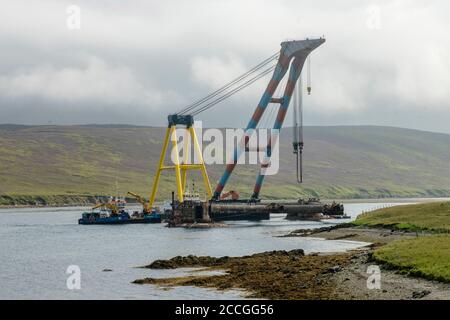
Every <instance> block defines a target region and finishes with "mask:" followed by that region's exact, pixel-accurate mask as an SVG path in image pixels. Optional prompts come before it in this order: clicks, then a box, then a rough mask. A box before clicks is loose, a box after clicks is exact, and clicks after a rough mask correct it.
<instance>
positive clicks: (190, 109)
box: [177, 52, 279, 115]
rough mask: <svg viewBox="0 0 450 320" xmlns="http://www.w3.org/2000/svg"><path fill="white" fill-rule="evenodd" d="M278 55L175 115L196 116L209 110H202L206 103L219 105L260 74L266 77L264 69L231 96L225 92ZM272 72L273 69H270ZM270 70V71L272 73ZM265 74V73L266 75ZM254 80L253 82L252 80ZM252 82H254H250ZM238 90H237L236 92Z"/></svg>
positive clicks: (233, 90) (276, 54) (258, 77)
mask: <svg viewBox="0 0 450 320" xmlns="http://www.w3.org/2000/svg"><path fill="white" fill-rule="evenodd" d="M278 55H279V53H278V52H277V53H275V54H273V55H271V56H270V57H269V58H267V59H265V60H263V61H262V62H261V63H259V64H258V65H256V66H255V67H253V68H251V69H250V70H248V71H247V72H245V73H244V74H242V75H240V76H239V77H237V78H236V79H234V80H232V81H231V82H229V83H228V84H226V85H224V86H222V87H221V88H219V89H217V90H215V91H214V92H212V93H210V94H209V95H207V96H206V97H204V98H202V99H200V100H198V101H196V102H194V103H193V104H191V105H189V106H187V107H185V108H184V109H182V110H181V111H179V112H178V113H177V114H178V115H185V114H187V113H189V112H190V113H192V114H198V113H200V112H202V111H204V110H207V109H209V107H208V108H206V109H203V107H204V106H205V103H207V105H208V106H210V107H212V105H214V104H215V103H219V102H221V101H223V100H225V99H226V98H228V97H230V96H231V95H233V94H234V93H236V92H238V91H240V90H242V89H243V88H245V87H247V86H248V85H250V84H252V83H253V82H254V81H256V80H258V79H260V78H261V77H262V74H264V75H266V74H267V73H268V69H266V70H265V71H263V72H261V73H260V74H258V75H257V76H255V77H253V78H252V79H250V80H249V81H247V82H245V83H244V84H241V85H240V86H239V87H238V88H239V89H238V88H234V89H232V90H231V92H233V93H232V94H230V92H228V93H227V92H226V91H227V90H229V89H230V88H232V87H233V86H235V85H237V84H238V83H240V82H242V81H243V80H245V79H247V78H248V77H249V76H251V75H253V74H254V73H256V72H257V71H259V70H260V69H262V68H263V67H264V66H266V65H267V64H269V63H270V62H272V61H273V60H275V59H276V58H277V57H278ZM272 70H273V69H272ZM272 70H271V71H272ZM266 72H267V73H266ZM254 79H255V80H254ZM251 80H254V81H251ZM237 89H238V90H237ZM221 93H224V94H223V95H221V96H219V97H218V98H216V99H215V100H214V101H213V102H215V103H214V104H212V103H213V102H210V100H211V99H213V98H215V97H217V96H218V95H219V94H221ZM198 110H202V111H198Z"/></svg>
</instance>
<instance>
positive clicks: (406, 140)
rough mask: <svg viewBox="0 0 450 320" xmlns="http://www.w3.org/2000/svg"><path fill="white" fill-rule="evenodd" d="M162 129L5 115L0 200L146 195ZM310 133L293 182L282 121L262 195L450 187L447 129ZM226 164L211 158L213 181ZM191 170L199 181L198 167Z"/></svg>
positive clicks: (380, 193) (379, 193)
mask: <svg viewBox="0 0 450 320" xmlns="http://www.w3.org/2000/svg"><path fill="white" fill-rule="evenodd" d="M164 130H165V129H164V128H151V127H135V126H126V125H123V126H122V125H117V126H113V125H108V126H96V125H90V126H16V125H0V150H1V152H0V181H1V182H2V183H1V184H0V195H3V196H2V197H0V202H2V203H3V204H6V203H13V202H14V201H13V199H16V200H17V199H19V198H20V197H19V196H22V201H23V202H27V201H34V200H32V199H31V200H30V198H29V196H41V197H42V201H43V202H45V201H46V199H50V197H51V196H55V195H64V196H69V195H70V196H72V199H70V200H69V201H76V199H78V198H77V197H78V196H80V195H81V196H87V195H108V194H115V193H116V188H118V190H119V192H121V193H126V191H128V190H132V191H135V192H138V193H142V194H144V195H148V194H149V192H150V190H151V182H152V177H153V174H154V171H155V168H156V165H157V160H158V157H159V153H160V150H161V141H162V138H163V135H164ZM305 141H306V145H305V159H304V163H305V165H304V169H305V183H304V184H302V185H299V184H297V183H296V182H295V159H294V155H293V154H292V146H291V130H290V129H285V130H284V131H283V132H282V135H281V146H280V150H281V160H280V172H279V173H278V174H277V175H276V176H270V177H266V181H265V185H264V187H263V190H262V194H261V196H262V197H264V198H291V197H300V196H319V197H322V198H368V197H374V198H375V197H413V196H449V195H450V135H446V134H438V133H430V132H422V131H415V130H408V129H399V128H390V127H364V126H362V127H307V128H305ZM223 169H224V166H223V165H211V166H208V170H209V171H208V172H209V174H210V179H211V183H212V184H213V186H214V185H215V182H216V181H217V179H218V178H219V177H220V175H221V174H222V172H223ZM236 173H237V174H235V175H233V177H232V178H231V179H230V182H229V185H228V186H227V189H235V190H238V191H240V192H241V194H242V195H243V196H245V195H248V194H250V193H251V191H252V188H253V185H254V182H255V178H256V166H241V167H239V168H237V170H236ZM194 178H195V180H196V181H197V184H198V185H200V183H199V182H200V181H201V177H200V175H198V174H196V175H195V176H194ZM173 181H174V178H173V174H169V173H166V174H165V175H164V176H163V178H162V188H161V189H160V190H161V191H160V192H159V199H160V200H163V199H167V198H169V196H170V191H171V190H173V189H174V184H173ZM116 182H117V183H116ZM8 196H11V198H9V197H8ZM27 199H28V200H27ZM54 199H56V198H54ZM50 201H51V200H50ZM55 201H56V200H55Z"/></svg>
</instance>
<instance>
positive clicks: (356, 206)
mask: <svg viewBox="0 0 450 320" xmlns="http://www.w3.org/2000/svg"><path fill="white" fill-rule="evenodd" d="M414 202H415V201H414ZM390 205H394V203H379V202H378V203H349V204H346V206H345V209H346V213H347V214H348V215H350V216H352V218H355V217H356V216H357V215H358V214H360V213H361V212H363V211H368V210H372V209H374V208H379V207H384V206H390ZM395 205H398V203H395ZM85 209H86V208H81V207H72V208H22V209H0V259H1V260H0V261H1V264H0V299H233V298H242V297H243V293H242V292H239V291H226V292H220V291H216V290H213V289H203V288H193V287H177V288H173V289H168V290H164V289H161V288H158V287H155V286H151V285H144V286H142V285H136V284H132V283H131V282H132V281H133V280H135V279H138V278H144V277H168V276H174V275H184V274H185V273H186V272H189V270H148V269H141V268H135V267H138V266H142V265H146V264H148V263H150V262H151V261H153V260H156V259H168V258H171V257H173V256H177V255H189V254H193V255H210V256H225V255H227V256H241V255H246V254H252V253H257V252H263V251H268V250H292V249H303V250H305V252H306V253H311V252H338V251H345V250H349V249H354V248H357V247H360V246H362V245H365V243H361V242H353V241H344V240H339V241H329V240H322V239H314V238H298V237H293V238H291V237H284V238H281V237H277V236H280V235H284V234H286V233H288V232H290V231H292V230H296V229H301V228H306V229H309V228H317V227H323V226H325V225H329V224H332V223H340V222H347V221H348V220H327V221H324V222H311V221H287V220H285V219H284V215H283V214H275V215H272V216H271V220H270V221H261V222H249V221H239V222H228V224H229V225H230V226H229V227H228V228H212V229H183V228H172V229H168V228H166V227H165V226H164V224H147V225H116V226H114V225H109V226H108V225H105V226H101V225H89V226H81V225H78V224H77V220H78V218H79V216H80V215H81V212H82V211H84V210H85ZM130 209H131V208H130ZM69 265H77V266H79V267H80V270H81V289H80V290H69V289H68V288H67V285H66V280H67V278H68V277H69V274H66V269H67V267H68V266H69ZM104 269H111V270H112V271H110V272H105V271H103V270H104Z"/></svg>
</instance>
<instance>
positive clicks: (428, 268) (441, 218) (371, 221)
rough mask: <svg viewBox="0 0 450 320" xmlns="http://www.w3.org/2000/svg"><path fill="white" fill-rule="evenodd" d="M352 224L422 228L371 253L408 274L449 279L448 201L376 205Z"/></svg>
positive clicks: (448, 280)
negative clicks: (376, 207) (381, 207)
mask: <svg viewBox="0 0 450 320" xmlns="http://www.w3.org/2000/svg"><path fill="white" fill-rule="evenodd" d="M354 224H356V225H357V226H368V227H382V228H392V229H397V230H405V231H421V232H426V234H425V235H424V236H420V237H417V238H415V239H407V240H400V241H393V242H391V243H389V244H387V245H385V246H382V247H381V248H379V249H377V250H375V251H374V253H373V257H374V258H375V259H376V260H378V261H380V262H383V263H385V264H386V265H388V266H391V267H394V268H397V269H400V270H401V271H402V272H405V273H407V274H410V275H415V276H420V277H423V278H426V279H433V280H439V281H444V282H450V235H449V234H448V233H450V202H439V203H422V204H415V205H404V206H395V207H391V208H386V209H380V210H376V211H373V212H369V213H365V214H363V215H360V216H359V217H358V218H357V219H356V221H355V222H354ZM427 233H428V234H427ZM434 233H442V234H437V235H430V234H434Z"/></svg>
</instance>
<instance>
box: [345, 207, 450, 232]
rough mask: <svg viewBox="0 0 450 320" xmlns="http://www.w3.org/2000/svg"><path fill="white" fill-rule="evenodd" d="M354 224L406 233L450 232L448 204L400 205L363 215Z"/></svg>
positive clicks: (449, 208)
mask: <svg viewBox="0 0 450 320" xmlns="http://www.w3.org/2000/svg"><path fill="white" fill-rule="evenodd" d="M354 224H356V225H359V226H369V227H385V228H393V229H400V230H408V231H422V230H425V231H436V232H450V202H432V203H421V204H414V205H400V206H394V207H391V208H384V209H379V210H375V211H372V212H368V213H364V214H362V215H360V216H358V218H357V219H356V220H355V222H354Z"/></svg>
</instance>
